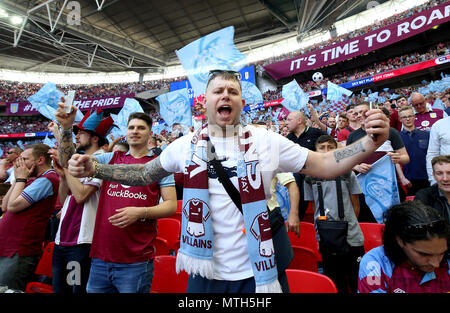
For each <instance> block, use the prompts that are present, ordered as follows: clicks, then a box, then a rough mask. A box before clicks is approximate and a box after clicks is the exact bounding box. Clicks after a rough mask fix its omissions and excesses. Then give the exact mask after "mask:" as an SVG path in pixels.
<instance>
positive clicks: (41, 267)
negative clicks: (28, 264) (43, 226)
mask: <svg viewBox="0 0 450 313" xmlns="http://www.w3.org/2000/svg"><path fill="white" fill-rule="evenodd" d="M54 247H55V242H54V241H52V242H49V243H48V244H47V245H46V246H45V248H44V250H43V252H42V256H41V258H40V259H39V263H38V265H37V266H36V270H35V271H34V273H35V274H36V275H40V276H47V277H52V276H53V273H52V260H53V248H54ZM25 292H26V293H52V292H53V288H52V285H48V284H44V283H42V282H29V283H28V284H27V286H26V287H25Z"/></svg>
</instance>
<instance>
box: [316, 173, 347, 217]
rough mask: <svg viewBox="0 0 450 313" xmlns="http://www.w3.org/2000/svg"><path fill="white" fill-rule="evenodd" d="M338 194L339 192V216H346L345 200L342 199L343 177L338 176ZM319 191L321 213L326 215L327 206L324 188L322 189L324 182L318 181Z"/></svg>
mask: <svg viewBox="0 0 450 313" xmlns="http://www.w3.org/2000/svg"><path fill="white" fill-rule="evenodd" d="M335 181H336V194H337V204H338V214H339V218H340V219H343V218H344V216H345V215H344V201H343V199H342V185H341V177H336V179H335ZM316 184H317V191H318V193H319V213H320V216H325V208H324V206H323V190H322V182H321V181H317V182H316Z"/></svg>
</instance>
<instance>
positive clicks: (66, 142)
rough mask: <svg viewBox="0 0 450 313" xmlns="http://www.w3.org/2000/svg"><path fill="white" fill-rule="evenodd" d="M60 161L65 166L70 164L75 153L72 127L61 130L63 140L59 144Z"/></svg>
mask: <svg viewBox="0 0 450 313" xmlns="http://www.w3.org/2000/svg"><path fill="white" fill-rule="evenodd" d="M58 153H59V163H61V165H62V166H63V167H65V168H67V166H68V161H69V160H70V158H71V157H72V154H74V153H75V147H74V145H73V141H72V127H71V128H70V129H64V130H61V140H60V142H59V144H58Z"/></svg>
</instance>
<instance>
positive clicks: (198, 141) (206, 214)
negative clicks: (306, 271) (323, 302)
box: [176, 125, 281, 292]
mask: <svg viewBox="0 0 450 313" xmlns="http://www.w3.org/2000/svg"><path fill="white" fill-rule="evenodd" d="M238 144H239V158H238V165H237V175H238V181H239V192H240V195H241V201H242V211H243V215H244V223H245V228H246V232H245V233H246V239H247V246H248V251H249V256H250V261H251V263H252V269H253V274H254V277H255V282H256V292H281V287H280V284H279V282H278V279H277V277H278V273H277V268H276V262H275V252H274V247H273V242H272V233H271V229H270V221H269V214H268V211H267V207H266V200H265V193H264V186H263V181H262V176H261V169H260V165H259V162H258V155H257V154H256V146H255V144H254V142H253V138H252V135H251V132H250V130H249V129H248V127H247V126H242V127H240V133H239V136H238ZM211 146H212V145H211V144H210V143H209V136H208V126H207V125H206V126H204V127H203V128H201V129H199V130H198V131H197V132H196V134H195V135H194V136H193V138H192V141H191V158H190V160H188V161H187V164H186V168H185V174H184V190H183V214H182V215H183V218H182V224H181V243H180V249H179V251H178V254H177V264H176V268H177V272H179V271H181V270H184V271H186V272H187V273H188V274H190V275H200V276H202V277H205V278H207V279H213V276H214V264H213V251H214V238H213V225H212V219H211V210H210V203H209V190H208V166H207V161H208V159H209V158H208V157H209V156H210V155H211V154H210V153H208V149H210V147H211Z"/></svg>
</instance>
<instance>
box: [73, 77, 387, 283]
mask: <svg viewBox="0 0 450 313" xmlns="http://www.w3.org/2000/svg"><path fill="white" fill-rule="evenodd" d="M205 101H206V109H207V118H208V125H207V126H205V127H203V128H201V129H200V130H198V131H197V133H196V134H189V135H186V136H183V137H181V138H178V139H177V140H175V141H174V142H173V143H171V144H170V145H169V146H168V147H167V148H166V149H165V150H163V152H162V153H161V155H160V156H159V157H157V158H155V159H154V160H152V161H150V162H148V163H146V164H140V165H107V164H99V163H97V162H96V161H95V160H94V159H93V158H91V157H90V156H86V155H78V154H75V155H73V156H72V158H71V160H70V161H69V172H70V173H71V174H73V175H74V176H77V177H83V176H93V177H98V178H102V179H104V180H111V181H117V182H119V183H121V184H127V185H148V184H152V183H153V182H155V181H158V180H160V179H161V178H162V177H165V176H167V175H169V174H170V173H175V172H180V171H183V172H184V174H185V176H184V177H185V181H184V182H185V183H184V192H183V198H184V199H183V205H184V206H185V205H187V204H189V203H190V202H192V201H193V200H195V199H193V198H194V197H191V198H189V194H194V195H196V196H197V197H199V198H202V199H203V200H202V201H203V202H204V203H205V204H204V205H205V207H203V210H202V212H208V213H209V214H210V216H208V217H207V216H204V217H205V218H204V219H203V223H204V227H205V234H202V235H201V237H198V238H196V237H195V236H191V235H189V234H188V233H187V232H184V233H183V228H184V227H185V226H186V225H187V218H188V217H187V216H184V217H183V222H182V238H181V239H182V240H181V247H180V250H179V252H178V255H177V269H178V270H185V271H187V272H188V273H189V274H190V275H191V276H190V279H189V282H188V288H187V291H188V292H281V286H280V284H281V285H282V286H283V290H284V291H285V290H286V289H285V288H284V285H285V282H283V280H284V281H285V278H283V277H276V275H277V274H276V272H277V271H276V264H274V261H273V257H274V255H273V254H274V253H273V252H271V251H265V252H264V253H261V252H260V251H261V249H260V248H261V246H262V245H265V246H266V245H267V241H268V240H271V239H269V238H268V237H267V236H264V238H263V239H264V242H262V236H254V234H253V232H252V231H251V228H252V225H254V224H253V221H254V220H255V218H257V216H259V214H261V213H263V214H264V210H266V211H267V208H266V207H265V202H266V200H268V199H270V196H271V193H270V182H271V180H272V179H273V177H274V176H275V175H276V174H277V173H280V172H301V173H302V174H307V175H313V176H316V177H322V178H332V177H335V176H339V175H341V174H343V173H344V172H346V171H349V170H350V169H351V168H352V167H353V166H354V165H355V164H358V163H359V162H361V161H362V160H363V159H364V158H365V157H367V156H368V155H369V154H371V153H372V152H373V151H374V150H375V149H377V148H378V147H379V146H380V145H381V144H382V143H383V142H384V141H385V140H386V138H387V136H388V132H389V121H388V119H387V117H386V116H385V115H384V114H383V113H382V112H381V111H380V110H372V111H370V112H368V113H367V115H366V116H367V118H366V125H367V126H366V131H367V134H368V136H366V137H364V138H363V139H361V140H360V141H358V142H356V143H355V144H353V145H350V146H347V147H345V148H342V149H338V150H336V151H333V152H329V153H316V152H313V151H309V150H307V149H305V148H303V147H301V146H299V145H297V144H295V143H293V142H291V141H290V140H288V139H286V138H285V137H283V136H281V135H279V134H276V133H274V132H271V131H267V130H265V129H261V128H256V127H253V126H248V125H242V124H241V122H240V115H241V112H242V109H243V101H242V89H241V85H240V81H239V73H236V72H233V71H222V70H215V71H211V72H210V78H209V81H208V83H207V86H206V100H205ZM211 145H213V146H214V148H215V149H214V150H215V151H214V152H215V155H216V156H217V159H218V160H220V162H221V163H222V165H223V168H224V170H225V172H226V173H227V174H228V176H229V177H230V180H231V182H232V183H233V184H234V185H235V187H236V188H237V187H238V189H239V194H240V196H241V200H242V212H243V213H241V211H240V210H239V209H238V207H237V206H236V205H235V204H234V202H233V201H232V200H231V199H230V196H229V195H228V193H227V192H226V190H225V189H224V188H223V185H222V183H220V182H219V180H218V179H217V174H216V173H215V171H213V170H212V169H211V167H210V166H209V160H211V159H210V158H209V156H210V154H209V152H213V151H212V149H211ZM206 173H207V176H206ZM205 179H206V180H205ZM185 195H186V196H185ZM205 208H207V209H205ZM249 208H250V210H249ZM208 209H209V210H208ZM253 209H254V210H253ZM252 213H253V215H252ZM256 213H258V214H257V215H256ZM206 217H207V218H206ZM266 237H267V238H266ZM266 252H270V253H266ZM274 275H275V277H274ZM284 276H285V275H284ZM277 280H279V281H280V284H278V281H277Z"/></svg>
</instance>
